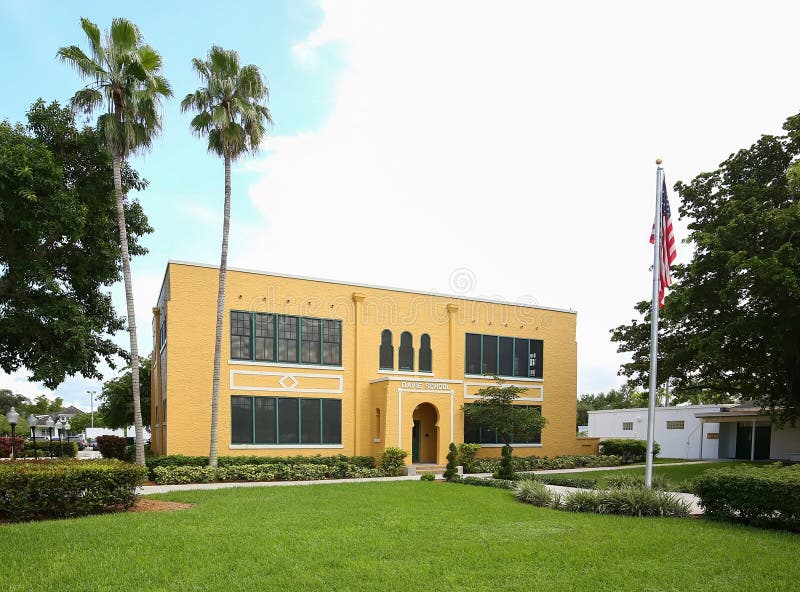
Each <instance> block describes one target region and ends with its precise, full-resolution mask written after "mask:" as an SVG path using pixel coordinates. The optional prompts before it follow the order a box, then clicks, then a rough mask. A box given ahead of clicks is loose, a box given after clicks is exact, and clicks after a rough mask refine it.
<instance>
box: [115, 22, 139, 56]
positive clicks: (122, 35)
mask: <svg viewBox="0 0 800 592" xmlns="http://www.w3.org/2000/svg"><path fill="white" fill-rule="evenodd" d="M109 39H110V41H111V44H112V45H113V48H114V50H115V51H116V52H117V53H118V54H127V53H130V52H132V51H134V50H135V49H136V46H137V45H139V44H140V43H141V41H142V34H141V33H140V32H139V29H138V27H137V26H136V25H134V24H133V23H132V22H131V21H129V20H128V19H124V18H115V19H114V20H112V21H111V32H110V35H109Z"/></svg>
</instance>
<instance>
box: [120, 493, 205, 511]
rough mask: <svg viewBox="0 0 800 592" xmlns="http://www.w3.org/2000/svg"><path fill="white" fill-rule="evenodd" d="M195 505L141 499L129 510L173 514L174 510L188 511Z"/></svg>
mask: <svg viewBox="0 0 800 592" xmlns="http://www.w3.org/2000/svg"><path fill="white" fill-rule="evenodd" d="M193 505H194V504H185V503H182V502H165V501H163V500H154V499H148V498H146V497H140V498H138V499H137V500H136V504H135V505H134V506H133V507H132V508H131V509H130V510H129V511H130V512H172V511H174V510H186V509H188V508H191V507H192V506H193Z"/></svg>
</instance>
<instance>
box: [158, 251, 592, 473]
mask: <svg viewBox="0 0 800 592" xmlns="http://www.w3.org/2000/svg"><path fill="white" fill-rule="evenodd" d="M218 273H219V270H218V268H217V267H214V266H212V265H202V264H197V263H184V262H177V261H171V262H169V263H168V264H167V269H166V273H165V275H164V281H163V284H162V287H161V292H160V294H159V296H158V301H157V304H156V306H155V307H154V308H153V372H152V385H151V386H152V394H151V413H152V420H151V421H152V430H151V432H152V439H151V447H152V450H153V452H154V453H155V454H159V455H161V454H186V455H207V454H208V451H209V440H210V421H211V389H212V371H213V359H214V332H215V322H216V304H217V290H218ZM575 329H576V313H575V312H573V311H568V310H559V309H554V308H546V307H540V306H528V305H521V304H512V303H504V302H496V301H491V300H481V299H470V298H463V297H460V296H446V295H440V294H431V293H423V292H415V291H411V290H403V289H397V288H383V287H377V286H367V285H359V284H351V283H346V282H339V281H332V280H321V279H313V278H302V277H292V276H285V275H276V274H272V273H267V272H261V271H252V270H244V269H229V270H228V275H227V290H226V301H225V311H224V316H223V329H222V359H221V368H220V399H219V440H218V441H219V445H218V446H219V454H220V455H230V456H233V455H264V456H290V455H314V454H321V455H334V454H344V455H348V456H354V455H365V456H375V457H378V456H379V455H380V453H381V452H382V451H383V450H384V448H386V447H390V446H397V447H400V448H403V449H404V450H407V451H409V452H410V453H411V454H409V457H408V459H407V462H408V463H432V464H438V465H441V464H444V463H445V462H446V459H445V456H446V455H447V450H448V447H449V445H450V442H455V443H461V442H475V443H479V444H481V452H480V456H498V455H499V452H500V447H501V445H500V444H499V443H498V441H497V437H496V434H494V433H493V432H491V431H490V430H486V429H483V428H481V427H480V426H474V425H470V424H469V422H465V418H464V413H463V411H462V408H463V406H464V405H468V404H470V402H474V401H475V400H476V399H477V398H478V395H477V393H478V392H479V391H480V390H481V389H482V388H484V387H486V386H488V385H491V384H493V383H494V381H493V379H492V378H491V377H490V376H491V375H494V374H496V375H498V376H500V377H502V378H503V380H504V381H505V382H506V383H507V384H513V385H517V386H519V387H522V388H524V389H525V391H524V392H523V393H522V395H521V396H520V398H519V399H518V400H517V404H519V405H531V406H536V407H539V408H540V409H541V412H542V415H543V416H544V417H545V418H546V419H547V425H546V427H545V428H544V429H543V430H542V433H541V434H539V435H538V436H535V437H533V438H530V439H529V441H526V442H519V443H515V444H514V453H515V455H518V456H527V455H536V456H555V455H561V454H595V453H596V452H597V441H596V440H593V439H582V438H577V437H576V435H575V419H576V388H577V384H576V381H577V347H576V342H575Z"/></svg>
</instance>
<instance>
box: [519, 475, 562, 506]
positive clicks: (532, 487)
mask: <svg viewBox="0 0 800 592" xmlns="http://www.w3.org/2000/svg"><path fill="white" fill-rule="evenodd" d="M511 493H512V494H513V495H514V497H515V498H517V499H518V500H519V501H521V502H525V503H526V504H533V505H534V506H539V507H541V508H558V507H559V505H560V499H559V497H558V496H555V495H554V494H553V493H551V492H550V490H549V489H547V486H546V485H545V484H544V483H542V482H540V481H534V480H525V481H519V482H518V483H515V484H514V486H513V487H512V488H511Z"/></svg>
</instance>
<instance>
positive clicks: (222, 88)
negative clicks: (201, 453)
mask: <svg viewBox="0 0 800 592" xmlns="http://www.w3.org/2000/svg"><path fill="white" fill-rule="evenodd" d="M192 65H193V66H194V69H195V71H196V72H197V74H198V76H200V80H201V83H202V84H203V85H204V86H201V87H200V88H199V89H197V90H196V91H195V92H193V93H190V94H188V95H186V98H184V99H183V101H181V110H182V111H188V110H189V109H192V110H194V111H197V112H198V113H197V115H195V116H194V118H193V119H192V122H191V127H192V131H194V133H195V134H196V135H198V136H207V137H208V151H209V152H212V153H214V154H216V155H218V156H221V157H222V158H223V160H224V163H225V205H224V208H223V211H224V214H223V219H222V253H221V256H220V263H219V291H218V293H217V327H216V337H215V340H214V375H213V379H212V384H211V447H210V450H209V454H208V464H209V465H210V466H212V467H216V466H217V456H218V455H217V439H218V429H217V425H218V422H219V374H220V357H221V355H222V354H221V352H222V316H223V313H224V311H225V280H226V277H227V270H228V232H229V229H230V223H231V162H232V161H234V160H236V159H237V158H239V157H240V156H243V155H245V154H248V153H254V152H256V151H257V150H258V146H259V144H260V143H261V140H262V139H263V138H264V136H265V135H266V125H267V124H268V123H272V118H271V116H270V113H269V109H267V107H266V102H267V100H268V99H269V88H267V85H266V83H265V82H264V79H263V78H262V76H261V71H260V70H259V69H258V66H254V65H252V64H251V65H248V66H240V65H239V54H238V53H237V52H235V51H232V50H226V49H223V48H221V47H219V46H216V45H214V46H212V47H211V49H210V50H209V52H208V58H207V59H206V60H200V59H198V58H195V59H193V60H192Z"/></svg>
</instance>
